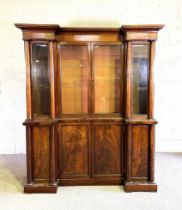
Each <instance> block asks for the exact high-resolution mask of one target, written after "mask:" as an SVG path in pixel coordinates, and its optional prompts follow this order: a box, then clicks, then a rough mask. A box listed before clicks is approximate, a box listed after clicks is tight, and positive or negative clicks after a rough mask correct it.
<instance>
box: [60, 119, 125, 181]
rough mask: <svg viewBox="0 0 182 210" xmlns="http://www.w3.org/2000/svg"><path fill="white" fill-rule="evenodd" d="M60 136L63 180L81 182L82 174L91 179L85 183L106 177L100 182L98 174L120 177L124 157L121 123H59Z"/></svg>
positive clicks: (61, 177) (61, 175)
mask: <svg viewBox="0 0 182 210" xmlns="http://www.w3.org/2000/svg"><path fill="white" fill-rule="evenodd" d="M58 136H59V140H58V144H59V147H58V148H59V149H58V154H59V178H60V179H61V180H66V179H72V180H73V179H74V180H75V181H76V180H77V181H78V183H79V181H80V180H81V179H82V178H83V179H84V180H87V181H88V183H87V181H85V182H84V183H85V184H91V183H92V184H94V183H97V184H102V181H103V180H104V179H103V180H102V179H100V182H99V180H97V181H94V180H95V178H99V177H101V178H102V177H103V178H107V177H108V178H114V177H115V178H118V179H120V178H121V176H122V172H123V160H124V151H123V150H124V147H123V131H122V126H121V123H113V122H111V123H100V122H89V123H69V122H66V123H60V124H59V126H58ZM110 180H111V179H110ZM75 183H76V182H75ZM110 184H112V180H111V182H110ZM113 184H114V182H113Z"/></svg>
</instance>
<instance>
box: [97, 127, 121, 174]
mask: <svg viewBox="0 0 182 210" xmlns="http://www.w3.org/2000/svg"><path fill="white" fill-rule="evenodd" d="M93 141H94V148H93V150H94V175H106V174H121V167H122V164H121V141H122V136H121V125H112V124H96V125H94V139H93Z"/></svg>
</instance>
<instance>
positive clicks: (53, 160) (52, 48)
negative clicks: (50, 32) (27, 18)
mask: <svg viewBox="0 0 182 210" xmlns="http://www.w3.org/2000/svg"><path fill="white" fill-rule="evenodd" d="M55 46H56V43H55V42H53V41H50V44H49V55H50V59H49V60H50V87H51V118H52V119H53V121H54V120H55V118H56V109H55V106H56V105H55V69H56V61H55V59H56V56H54V55H55ZM55 126H56V125H55V124H53V125H52V126H51V139H50V141H51V142H50V184H51V185H56V180H57V176H56V171H57V170H56V153H55V147H56V136H55V133H56V132H55Z"/></svg>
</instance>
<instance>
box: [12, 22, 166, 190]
mask: <svg viewBox="0 0 182 210" xmlns="http://www.w3.org/2000/svg"><path fill="white" fill-rule="evenodd" d="M16 27H18V28H20V29H21V30H22V34H23V40H24V43H25V59H26V60H25V61H26V84H27V85H26V93H27V119H26V120H25V122H24V123H23V124H24V125H25V126H26V141H27V143H26V144H27V184H26V185H25V188H24V190H25V192H28V193H36V192H49V193H53V192H56V190H57V186H58V185H97V184H98V185H107V184H117V185H124V188H125V191H127V192H131V191H157V185H156V184H155V182H154V157H155V155H154V153H155V124H156V123H157V121H156V120H155V119H154V116H153V114H154V91H153V90H154V76H153V71H154V70H153V66H154V65H153V63H154V54H155V42H156V40H157V34H158V30H160V29H161V28H162V27H163V26H162V25H124V26H122V27H121V28H64V27H60V26H59V25H51V24H45V25H44V24H40V25H39V24H16Z"/></svg>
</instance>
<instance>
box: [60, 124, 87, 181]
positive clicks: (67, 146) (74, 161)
mask: <svg viewBox="0 0 182 210" xmlns="http://www.w3.org/2000/svg"><path fill="white" fill-rule="evenodd" d="M59 129H61V130H60V132H61V135H60V136H61V138H60V139H59V144H60V153H61V154H59V155H60V165H61V167H60V174H61V177H62V178H71V177H78V176H81V177H85V176H87V177H88V176H89V165H90V164H89V126H88V125H87V124H69V123H67V124H63V125H60V126H59Z"/></svg>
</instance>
